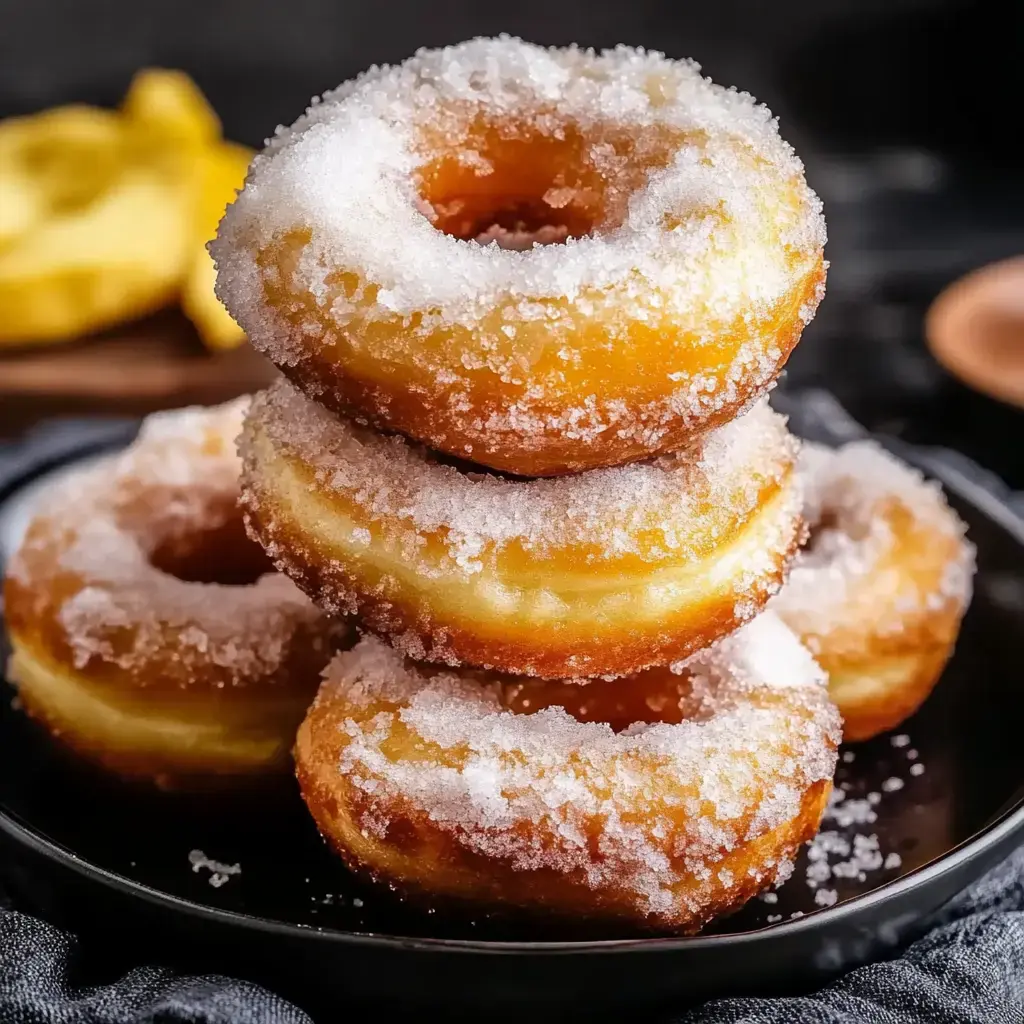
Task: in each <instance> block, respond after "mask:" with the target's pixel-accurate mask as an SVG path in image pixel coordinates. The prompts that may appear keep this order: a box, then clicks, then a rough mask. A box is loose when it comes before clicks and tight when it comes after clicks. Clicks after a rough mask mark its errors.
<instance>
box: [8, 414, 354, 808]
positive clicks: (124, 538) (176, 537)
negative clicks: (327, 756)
mask: <svg viewBox="0 0 1024 1024" xmlns="http://www.w3.org/2000/svg"><path fill="white" fill-rule="evenodd" d="M247 404H248V399H245V400H241V401H238V402H233V403H231V404H229V405H226V406H221V407H219V408H215V409H186V410H180V411H175V412H171V413H161V414H158V415H155V416H151V417H150V418H149V419H147V420H146V421H145V423H144V424H143V427H142V430H141V433H140V435H139V437H138V438H137V440H136V441H135V442H134V443H133V444H132V445H131V446H130V447H129V448H128V449H126V450H125V451H124V452H123V453H120V454H118V455H114V456H110V457H108V458H105V459H103V460H102V461H101V462H100V463H99V464H97V465H95V466H93V467H90V468H88V469H83V470H81V471H80V472H79V473H77V474H76V475H74V476H73V477H72V478H70V479H68V480H66V481H65V482H64V483H63V484H57V485H55V488H54V490H53V491H52V492H50V493H49V494H47V495H46V497H45V499H42V500H44V501H45V505H44V506H43V507H42V511H41V512H40V514H38V515H37V516H36V518H35V519H34V520H33V522H32V523H31V525H30V526H29V529H28V532H27V534H26V537H25V540H24V541H23V543H22V546H21V548H20V549H19V551H18V552H16V554H15V555H14V557H13V558H12V560H11V564H10V565H9V567H8V573H7V578H6V581H5V586H4V603H5V608H6V611H5V615H6V619H7V626H8V630H9V632H10V640H11V645H12V649H13V657H12V660H11V675H12V677H13V679H12V681H13V683H14V684H15V686H16V687H17V691H18V697H19V699H20V702H21V704H22V705H23V706H24V708H25V709H26V710H27V711H28V712H29V714H30V715H32V716H33V717H35V718H38V719H39V720H41V722H42V723H44V725H45V726H46V727H47V728H48V729H49V730H50V731H51V732H52V734H53V735H54V736H55V737H58V738H59V739H60V741H62V743H64V744H65V745H67V746H68V747H69V748H71V749H72V750H73V751H75V752H78V753H79V754H82V755H84V756H86V757H87V758H89V759H91V760H93V761H95V762H97V763H98V764H100V765H101V766H103V767H104V768H107V769H109V770H110V771H113V772H115V773H117V774H119V775H122V776H125V777H131V778H140V779H150V780H152V781H155V782H156V783H157V784H158V785H161V786H165V787H172V788H173V787H182V786H188V785H191V784H192V783H195V784H200V785H205V784H206V783H207V782H223V783H225V784H227V783H230V782H232V781H238V782H242V781H243V780H245V779H247V778H253V777H258V776H263V775H266V774H268V773H272V772H282V771H285V772H286V771H287V769H288V765H289V750H290V747H291V745H292V743H293V741H294V737H295V730H296V728H297V726H298V724H299V722H300V721H301V720H302V716H303V715H304V714H305V711H306V708H307V707H308V705H309V702H310V701H311V700H312V698H313V696H314V694H315V692H316V687H317V683H318V675H319V672H320V671H321V670H322V669H323V667H324V666H325V665H326V664H327V662H328V661H329V659H330V657H331V655H332V654H333V653H334V649H335V644H336V643H337V642H338V641H340V638H341V629H342V627H339V626H335V625H332V624H331V623H330V622H329V621H328V620H327V619H326V618H325V617H324V616H323V614H322V613H320V612H319V611H318V610H317V609H315V608H314V607H313V605H312V604H310V602H309V601H308V600H307V599H306V597H305V596H304V595H303V594H302V593H301V592H300V591H299V590H298V589H297V588H296V587H295V585H294V584H293V583H291V581H289V580H288V579H287V578H286V577H284V576H281V575H279V574H277V573H274V572H273V567H272V566H271V565H270V563H269V562H268V561H267V559H266V556H265V555H264V554H263V552H262V551H261V550H260V549H259V547H258V546H257V545H254V544H253V543H252V542H251V541H250V540H249V539H248V538H247V537H246V535H245V530H244V526H243V524H242V518H241V513H240V511H239V509H238V504H237V501H238V477H239V469H240V463H239V459H238V455H237V452H236V450H235V439H236V437H237V435H238V433H239V431H240V430H241V423H242V417H243V414H244V409H245V406H246V405H247Z"/></svg>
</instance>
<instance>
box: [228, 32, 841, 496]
mask: <svg viewBox="0 0 1024 1024" xmlns="http://www.w3.org/2000/svg"><path fill="white" fill-rule="evenodd" d="M824 241H825V230H824V221H823V218H822V215H821V206H820V203H819V201H818V199H817V198H816V196H815V195H814V193H813V192H812V191H811V190H810V189H809V188H808V187H807V184H806V182H805V180H804V174H803V167H802V165H801V163H800V161H799V160H798V159H797V158H796V156H795V155H794V154H793V152H792V150H791V149H790V147H789V146H788V145H787V144H786V143H785V142H783V141H782V139H781V138H780V137H779V133H778V128H777V125H776V122H775V120H774V119H773V118H772V117H771V114H770V113H769V111H768V110H766V109H765V108H764V107H762V106H759V105H757V104H756V103H755V102H754V100H753V99H752V98H751V97H749V96H748V95H746V94H744V93H739V92H736V91H734V90H730V89H725V88H722V87H721V86H717V85H713V84H712V83H711V82H710V81H709V80H707V79H705V78H703V77H701V74H700V69H699V67H698V65H696V64H694V63H692V62H689V61H676V60H669V59H667V58H666V57H665V56H664V55H662V54H660V53H654V52H647V51H643V50H638V49H633V48H629V47H624V46H620V47H618V48H616V49H614V50H607V51H604V52H601V53H595V52H593V51H590V50H581V49H577V48H575V47H570V48H568V49H545V48H541V47H538V46H533V45H530V44H528V43H524V42H522V41H521V40H518V39H510V38H507V37H503V38H500V39H477V40H473V41H471V42H468V43H464V44H462V45H459V46H454V47H448V48H446V49H440V50H422V51H420V52H419V53H417V54H416V55H415V56H414V57H412V58H411V59H410V60H408V61H406V62H405V63H403V64H401V65H398V66H395V67H380V68H374V69H372V70H370V71H368V72H367V73H365V74H364V75H362V76H361V77H359V78H357V79H356V80H354V81H353V82H349V83H347V84H345V85H342V86H341V87H340V88H339V89H337V90H335V91H334V92H331V93H328V94H327V95H326V96H324V97H323V99H322V100H321V101H320V102H315V103H314V105H313V106H312V107H311V108H310V109H309V111H308V112H307V113H306V115H305V116H304V117H301V118H300V119H299V120H298V121H297V122H296V123H295V124H294V125H293V126H292V127H291V128H289V129H279V133H278V135H277V136H276V138H275V139H273V140H272V141H271V143H270V144H269V146H268V147H267V149H266V151H265V152H264V153H263V154H262V155H261V156H259V157H257V158H256V160H255V162H254V164H253V165H252V168H251V171H250V174H249V179H248V181H247V183H246V186H245V188H244V190H243V191H242V193H241V194H240V196H239V197H238V200H237V201H236V202H235V203H234V204H233V205H232V206H231V207H230V208H229V210H228V212H227V215H226V217H225V219H224V221H223V222H222V224H221V228H220V232H219V235H218V238H217V239H216V240H215V241H214V242H213V243H212V246H211V251H212V253H213V256H214V258H215V260H216V263H217V266H218V277H217V293H218V295H219V297H220V298H221V300H222V301H223V302H224V304H225V305H226V306H227V308H228V309H229V310H230V312H231V314H232V315H233V316H234V318H235V319H236V320H237V321H238V322H239V324H240V325H241V326H242V327H243V328H244V330H245V332H246V334H247V335H248V336H249V338H250V339H251V341H252V343H253V345H255V346H256V348H258V349H259V350H260V351H262V352H264V353H265V354H266V355H267V356H269V357H270V358H271V359H272V360H273V361H274V362H275V363H276V364H277V365H278V366H279V367H280V368H281V369H282V370H283V372H284V373H285V374H287V375H288V376H290V377H291V378H292V379H293V380H294V381H295V382H296V383H297V384H298V385H299V386H300V387H301V388H302V389H303V390H304V391H306V392H307V393H308V394H310V395H311V396H314V397H315V398H316V399H317V400H318V401H320V402H322V403H324V404H326V405H328V406H330V407H331V408H333V409H334V410H336V411H340V412H342V413H345V414H347V415H352V416H353V417H356V418H360V419H362V420H364V421H365V422H367V423H369V424H372V425H374V426H376V427H378V428H383V429H387V430H391V431H397V432H400V433H402V434H405V435H407V436H408V437H411V438H413V439H415V440H418V441H420V442H422V443H424V444H426V445H427V446H429V447H432V448H435V449H437V450H439V451H442V452H445V453H446V454H449V455H451V456H454V457H456V458H461V459H466V460H469V461H472V462H475V463H479V464H481V465H485V466H488V467H490V468H492V469H497V470H500V471H504V472H509V473H515V474H519V475H525V476H556V475H562V474H566V473H570V472H578V471H581V470H586V469H593V468H597V467H601V466H608V465H619V464H622V463H624V462H628V461H633V460H639V459H645V458H648V457H651V456H653V455H658V454H662V453H665V452H669V451H673V450H675V449H678V448H680V447H682V446H683V445H685V444H687V443H689V442H690V441H691V440H692V439H693V438H694V437H695V436H696V435H697V434H699V433H701V432H703V431H706V430H708V429H710V428H712V427H714V426H717V425H720V424H722V423H725V422H727V421H728V420H730V419H731V418H732V417H734V416H735V415H737V414H738V413H739V412H740V411H742V410H743V409H745V408H747V407H748V406H749V405H750V404H751V403H752V402H753V401H754V400H755V399H756V398H758V397H759V396H761V395H762V394H764V393H765V391H766V390H767V389H768V388H769V387H770V386H771V384H772V382H773V381H774V379H775V377H776V376H777V375H778V373H779V371H780V369H781V367H782V365H783V364H784V363H785V361H786V359H787V357H788V355H789V353H790V351H791V350H792V348H793V346H794V345H795V344H796V342H797V340H798V339H799V336H800V333H801V331H802V330H803V327H804V325H805V324H806V323H807V322H808V321H809V320H810V319H811V317H812V316H813V314H814V311H815V309H816V307H817V304H818V302H819V301H820V298H821V296H822V294H823V291H824V279H825V267H826V265H825V263H824V261H823V258H822V251H823V245H824Z"/></svg>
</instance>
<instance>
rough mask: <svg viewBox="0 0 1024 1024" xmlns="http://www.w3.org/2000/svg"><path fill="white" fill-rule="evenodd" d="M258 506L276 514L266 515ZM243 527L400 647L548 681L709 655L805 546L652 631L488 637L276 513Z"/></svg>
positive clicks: (522, 628) (791, 545)
mask: <svg viewBox="0 0 1024 1024" xmlns="http://www.w3.org/2000/svg"><path fill="white" fill-rule="evenodd" d="M261 509H266V510H268V511H270V510H271V509H272V511H270V514H269V515H264V514H263V512H261ZM246 523H247V524H248V526H249V528H250V530H251V532H252V536H253V538H254V539H255V540H257V541H259V542H260V543H261V544H263V546H264V547H265V548H267V549H268V550H272V551H274V553H275V565H276V566H277V567H278V568H279V569H280V570H281V571H282V572H284V573H285V574H286V575H287V576H289V577H290V578H291V579H292V580H293V581H294V582H295V583H296V584H298V586H299V587H300V588H301V589H302V590H303V591H304V592H305V593H306V594H308V595H309V597H310V599H311V600H312V601H314V602H315V603H317V604H318V605H321V606H322V607H327V608H336V609H339V610H350V611H355V612H356V614H357V615H358V617H359V622H360V625H361V626H363V627H364V628H365V629H367V630H369V631H370V632H372V633H376V634H377V635H378V636H382V637H386V638H388V639H389V640H390V641H391V642H393V643H394V642H399V643H401V645H402V646H403V649H408V648H409V647H410V646H412V647H413V649H417V648H418V649H419V650H422V651H423V652H425V653H426V654H427V655H428V660H431V661H439V662H442V663H445V664H452V665H472V666H477V667H481V668H488V669H496V670H498V671H502V672H511V673H515V674H521V675H527V676H539V677H540V678H543V679H563V678H572V677H575V678H583V677H589V676H605V675H627V674H629V673H631V672H637V671H640V670H641V669H643V668H646V667H647V666H649V665H656V664H664V663H667V662H671V661H678V660H680V659H682V658H686V657H689V656H690V655H691V654H695V653H696V652H697V651H700V650H703V649H704V648H705V647H708V646H709V645H710V644H712V643H714V641H715V640H717V639H718V638H719V637H722V636H725V635H726V634H728V633H731V632H732V631H733V630H734V629H736V628H737V627H738V626H740V625H742V624H743V623H744V622H745V621H747V620H748V619H750V618H751V617H752V616H753V615H755V614H757V612H759V611H760V610H761V609H762V608H763V607H764V606H765V604H767V602H768V600H769V599H770V598H771V596H772V595H773V594H774V593H776V591H777V590H778V588H779V586H780V585H781V584H782V582H783V580H784V579H785V575H786V570H787V568H788V566H789V564H790V562H791V561H792V559H793V557H794V555H795V554H796V551H797V548H798V546H799V540H800V529H799V526H798V524H793V526H792V528H791V529H789V530H787V531H786V533H787V534H788V536H787V540H786V547H785V548H783V549H782V550H776V551H773V552H771V553H770V554H769V555H767V556H766V558H765V566H764V569H763V571H762V572H761V573H760V574H759V575H758V577H757V578H756V579H753V580H749V581H745V586H744V587H743V589H740V588H739V587H735V588H734V587H731V586H730V587H727V588H725V589H722V590H720V591H719V592H718V593H715V594H704V595H701V596H700V597H699V598H689V599H687V600H685V601H684V602H682V603H681V604H680V605H679V606H678V608H677V609H675V610H673V611H672V612H668V613H666V614H665V615H663V616H661V617H660V618H659V619H658V621H657V623H655V624H653V625H651V626H650V627H648V628H647V629H639V630H638V629H637V628H636V627H635V625H632V624H628V623H622V622H618V623H616V622H608V623H606V624H605V626H604V628H603V629H602V631H601V632H595V631H590V632H587V631H586V630H582V629H577V628H573V624H572V623H571V622H569V623H566V624H565V626H564V627H563V628H561V629H560V631H559V632H558V633H557V634H556V633H555V632H554V630H553V629H552V628H551V627H550V626H549V629H548V631H546V632H543V631H541V632H538V629H541V630H543V626H540V627H538V625H537V624H536V623H534V622H531V621H528V620H527V621H517V620H516V619H509V620H506V621H505V622H504V623H502V624H501V625H500V627H499V628H495V629H493V630H491V629H489V628H488V626H487V624H484V623H481V622H479V621H473V620H472V619H466V618H458V619H457V618H452V617H447V616H444V615H439V614H437V612H436V611H435V610H434V608H433V606H432V602H431V599H430V593H429V588H427V587H425V588H424V589H423V591H422V592H420V593H415V592H408V591H404V590H403V589H402V588H401V587H400V586H398V585H396V584H397V581H394V580H388V579H386V578H380V577H377V578H374V577H373V576H371V575H360V574H359V573H358V571H357V567H356V566H349V565H345V564H341V563H338V562H335V561H330V562H327V561H323V560H320V559H319V558H318V557H317V549H316V546H315V545H314V544H311V543H310V541H309V538H308V535H307V534H306V532H305V530H304V528H303V527H302V526H300V525H299V524H297V523H296V522H294V521H292V520H289V519H288V517H287V516H286V514H285V513H284V512H283V510H282V509H281V508H280V507H273V506H270V505H268V504H266V503H264V502H261V501H254V502H249V504H248V507H247V510H246ZM349 602H352V603H349Z"/></svg>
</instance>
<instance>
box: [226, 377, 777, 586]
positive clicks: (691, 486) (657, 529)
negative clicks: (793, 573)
mask: <svg viewBox="0 0 1024 1024" xmlns="http://www.w3.org/2000/svg"><path fill="white" fill-rule="evenodd" d="M257 435H259V436H263V437H266V438H267V440H268V441H269V442H270V444H271V445H272V446H273V447H274V448H275V449H277V450H279V451H282V452H285V453H288V454H289V455H291V457H292V458H294V459H296V460H297V461H298V463H299V464H300V465H301V466H302V467H303V469H304V470H305V472H306V474H307V475H308V476H309V477H310V487H312V488H315V489H316V490H317V491H318V492H319V493H321V494H323V495H327V496H328V497H333V498H334V499H336V500H337V501H339V502H341V503H342V505H341V509H340V514H343V515H345V516H349V517H351V518H352V519H353V521H354V522H355V523H356V524H357V525H356V529H360V530H363V531H365V534H366V536H365V539H366V542H367V544H369V542H370V540H371V539H372V535H371V534H370V532H369V531H370V530H373V531H376V532H378V533H383V534H384V535H385V536H386V537H389V538H391V539H393V540H395V539H397V541H398V542H399V544H400V546H401V548H402V550H403V554H404V557H405V558H406V559H408V560H410V561H416V562H417V564H419V563H420V562H421V561H422V562H423V565H422V566H421V571H423V572H426V573H428V574H431V575H434V576H440V575H442V574H447V573H450V572H453V571H455V572H460V573H463V574H466V575H474V574H477V573H480V572H482V571H483V570H485V569H487V568H493V567H494V566H495V564H496V563H497V562H499V561H500V559H501V557H502V556H503V555H504V554H507V553H509V552H510V551H512V552H514V553H515V555H516V556H517V557H523V556H525V557H526V558H527V559H528V560H529V561H530V562H532V563H534V564H538V565H539V564H543V563H548V564H552V563H555V562H557V561H559V560H567V559H572V560H573V561H574V562H575V564H576V565H577V566H578V565H580V564H586V565H593V566H595V567H596V566H599V565H602V564H605V565H615V564H618V565H620V566H623V567H628V566H629V565H630V564H633V563H636V562H640V563H641V564H646V565H647V566H652V567H653V566H657V565H659V564H665V565H675V564H678V563H681V562H684V561H687V560H698V559H703V558H706V557H707V556H708V554H709V553H710V552H711V551H713V550H714V548H715V547H716V545H719V544H721V543H723V542H724V541H726V540H727V539H728V538H729V536H730V535H731V534H732V533H733V532H734V531H735V529H736V528H737V526H738V525H739V524H742V523H744V522H746V521H747V519H748V518H749V517H750V516H751V515H753V514H754V512H755V511H756V510H757V508H758V507H759V503H760V502H761V501H762V500H763V497H764V495H765V493H766V491H770V490H771V489H772V488H773V487H776V486H778V485H780V484H781V483H782V482H783V481H784V480H785V479H786V476H787V474H788V473H789V471H790V467H791V466H792V464H793V460H794V459H795V457H796V450H797V449H796V442H795V440H794V439H793V437H792V435H790V434H789V432H788V431H787V430H786V426H785V420H784V419H783V418H782V417H781V416H779V415H778V414H777V413H775V412H773V411H772V410H771V409H770V408H768V406H767V404H765V403H760V404H759V405H757V406H755V407H754V408H753V409H752V410H751V411H750V412H749V413H747V414H746V415H745V416H742V417H740V418H739V419H736V420H734V421H733V422H731V423H729V424H727V425H726V426H724V427H720V428H719V429H718V430H716V431H713V432H712V433H710V434H709V435H708V436H707V437H706V438H705V439H704V440H703V441H702V442H701V443H700V444H699V445H698V446H696V447H695V448H694V449H693V450H691V451H687V452H679V453H676V454H673V455H666V456H662V457H661V458H658V459H655V460H653V461H649V462H642V463H633V464H632V465H628V466H621V467H616V468H609V469H598V470H592V471H590V472H588V473H582V474H578V475H576V476H571V477H559V478H555V479H537V480H510V479H507V478H504V477H501V476H496V475H493V474H488V473H482V472H477V471H474V469H473V468H472V467H456V466H451V465H447V464H445V462H443V461H441V460H439V459H438V458H437V457H436V456H435V455H433V454H432V453H431V452H429V451H427V450H425V449H423V448H421V447H419V446H418V445H414V444H410V443H409V442H408V441H406V440H405V439H404V438H401V437H386V436H383V435H381V434H377V433H375V432H374V431H371V430H368V429H365V428H361V427H359V426H357V425H356V424H355V423H353V422H352V421H351V420H346V419H343V418H338V417H336V416H333V415H332V414H330V413H329V412H327V411H326V410H325V409H323V408H321V407H320V406H318V405H316V404H315V403H313V402H311V401H309V400H308V399H306V398H305V397H303V396H302V395H301V394H300V393H299V392H298V391H297V390H296V389H295V388H293V387H292V386H291V385H289V384H288V383H286V382H284V381H280V382H278V383H276V384H275V385H273V386H272V387H271V388H270V389H269V390H268V391H266V392H264V393H262V394H260V395H258V396H257V397H256V399H255V404H254V406H253V410H252V413H251V415H250V417H249V420H248V422H247V426H246V431H245V434H244V435H243V439H242V450H243V454H244V455H245V456H246V459H247V461H249V455H250V451H251V449H252V446H253V443H254V437H255V436H257ZM431 551H433V552H434V553H435V554H439V553H442V552H443V557H442V558H441V559H436V558H435V564H434V565H431V564H430V563H429V561H427V560H425V559H424V558H423V555H424V554H425V553H429V552H431Z"/></svg>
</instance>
